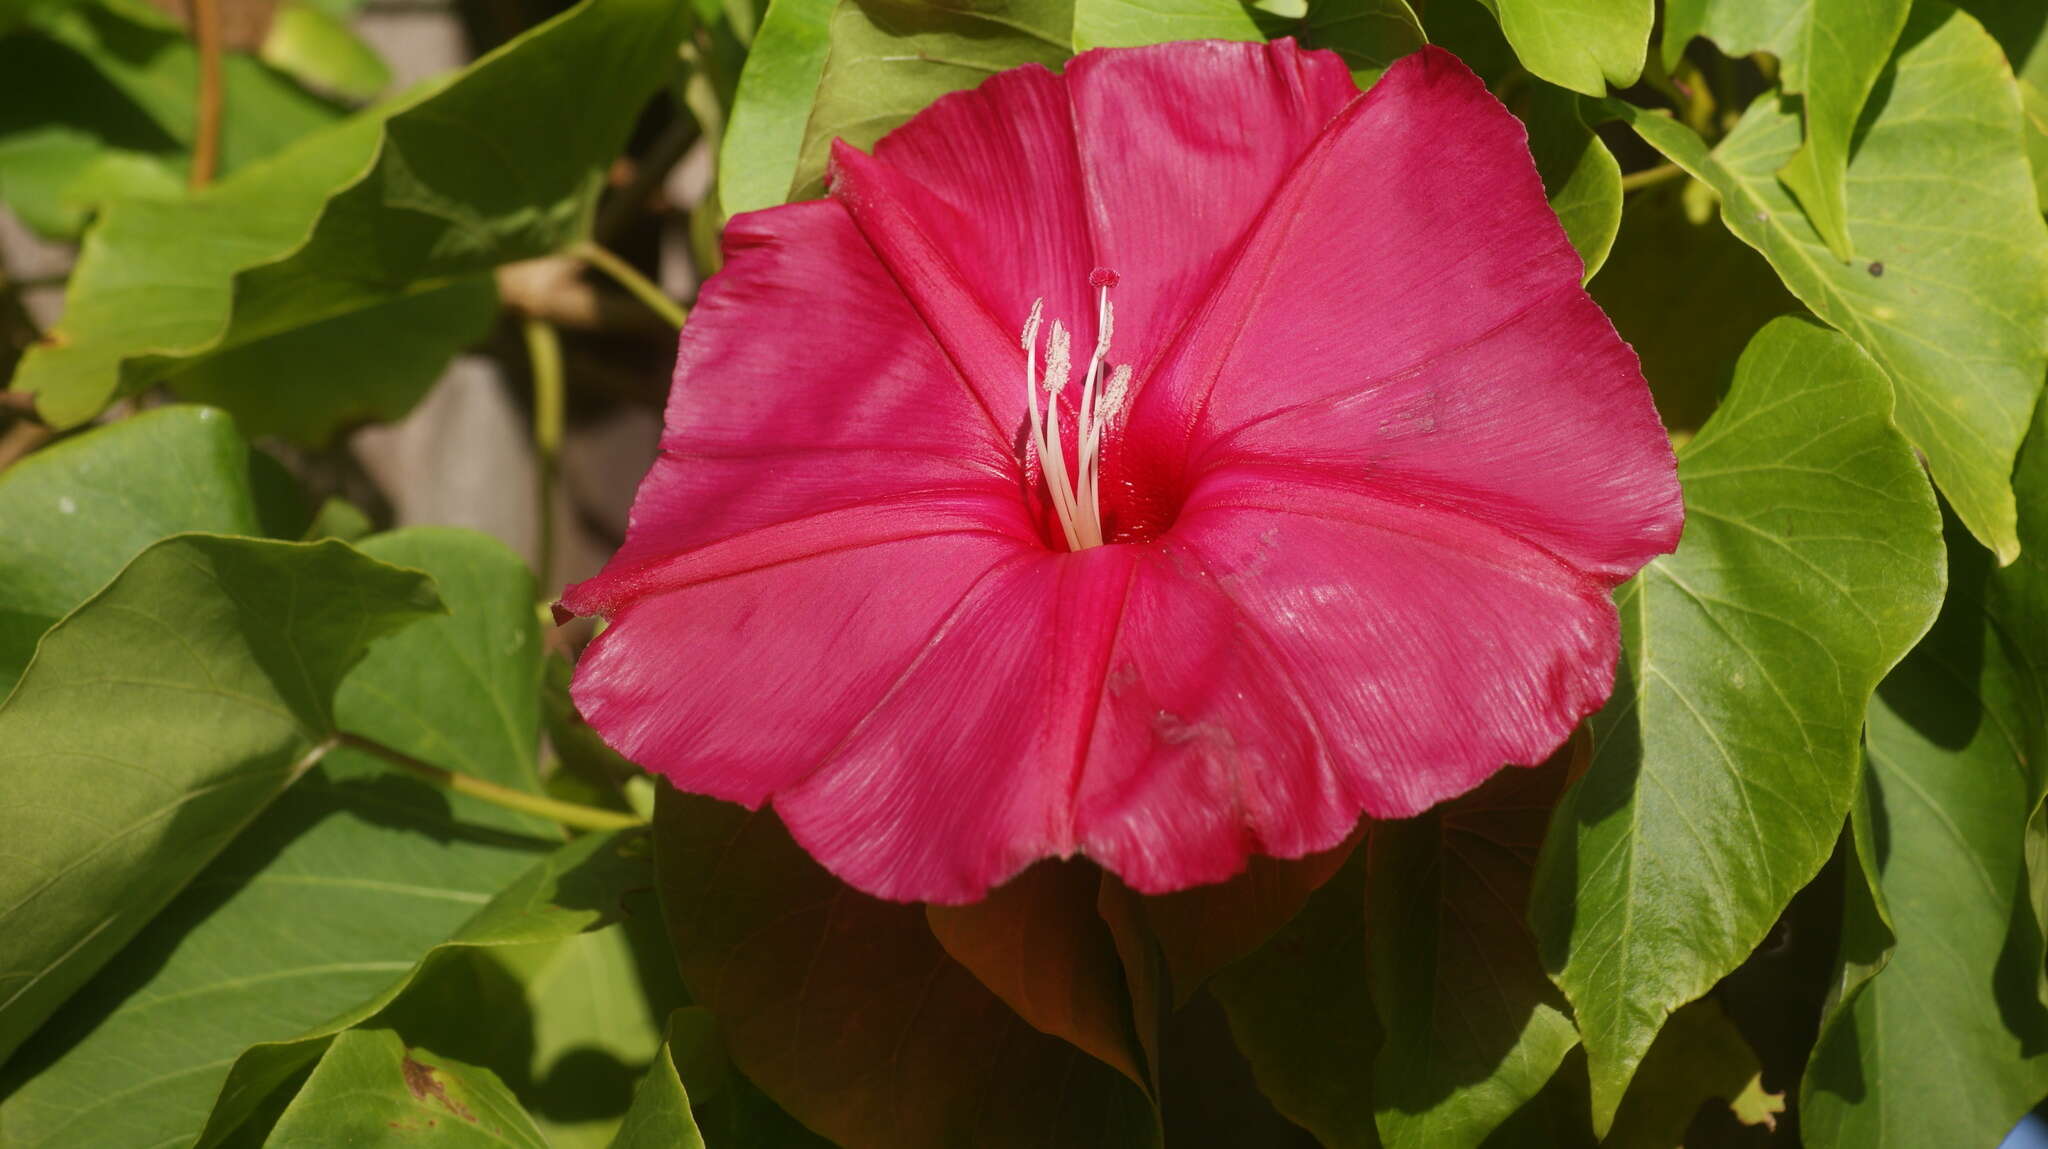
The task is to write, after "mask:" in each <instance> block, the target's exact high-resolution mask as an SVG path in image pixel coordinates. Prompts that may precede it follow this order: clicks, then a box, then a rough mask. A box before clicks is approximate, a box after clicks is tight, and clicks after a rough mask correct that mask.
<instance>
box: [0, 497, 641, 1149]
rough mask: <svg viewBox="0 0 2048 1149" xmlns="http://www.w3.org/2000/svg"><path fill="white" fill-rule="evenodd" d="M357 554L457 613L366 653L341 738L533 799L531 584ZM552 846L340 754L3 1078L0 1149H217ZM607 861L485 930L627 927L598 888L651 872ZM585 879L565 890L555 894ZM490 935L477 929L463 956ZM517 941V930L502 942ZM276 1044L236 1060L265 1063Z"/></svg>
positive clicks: (504, 566)
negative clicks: (392, 566) (350, 736)
mask: <svg viewBox="0 0 2048 1149" xmlns="http://www.w3.org/2000/svg"><path fill="white" fill-rule="evenodd" d="M326 545H328V546H332V547H337V548H338V547H339V544H331V543H330V544H326ZM363 549H364V550H365V551H366V552H368V553H370V554H373V555H375V556H377V557H379V558H382V559H384V560H387V561H390V562H394V563H400V564H403V565H405V566H409V567H416V568H420V569H424V570H426V571H428V572H430V573H431V574H432V575H433V576H434V578H435V582H436V585H437V586H438V588H439V589H440V591H441V594H442V596H443V599H444V601H445V602H446V604H447V606H448V611H449V613H448V614H447V615H445V616H443V617H438V618H431V619H427V620H425V621H423V622H420V623H417V624H415V625H414V626H412V627H410V628H408V629H407V630H405V631H402V632H400V633H399V634H396V635H393V636H391V637H390V638H388V639H385V640H383V641H380V642H378V643H377V644H375V645H374V646H372V648H371V650H370V652H369V654H368V655H367V656H366V657H365V658H364V659H363V660H362V662H361V663H359V664H358V665H357V666H356V668H355V669H354V670H353V671H352V672H350V674H349V675H348V677H347V678H346V679H344V680H343V682H342V685H341V687H340V689H339V690H338V691H337V692H336V696H335V706H334V712H335V718H336V721H337V724H338V725H339V726H340V727H341V728H343V729H347V730H352V731H356V732H359V733H367V734H371V735H374V736H376V737H377V738H379V739H380V740H382V741H384V742H386V743H388V744H390V745H393V746H396V747H398V748H400V749H403V750H405V751H407V752H409V753H412V754H415V755H417V756H419V757H422V758H425V759H427V760H429V761H433V762H435V763H437V764H442V765H447V766H450V767H454V768H458V769H462V770H464V771H466V772H468V773H472V774H475V775H477V776H480V777H483V778H486V779H488V780H490V781H494V782H497V783H500V784H502V785H507V786H514V787H518V788H522V789H533V788H534V787H535V785H536V783H535V780H534V757H535V743H536V740H537V733H536V726H537V718H536V716H535V713H534V711H535V707H536V702H535V700H534V689H535V688H534V679H535V677H536V675H537V673H538V671H537V669H536V668H537V665H538V661H539V652H540V641H539V634H538V622H537V620H536V618H535V617H534V613H533V606H532V603H533V595H534V591H533V581H532V577H531V575H529V574H528V573H527V571H526V568H525V565H524V564H523V563H522V562H520V560H519V559H518V558H517V557H516V556H515V555H513V554H512V553H511V552H510V551H508V550H507V549H506V548H505V547H504V546H503V545H502V544H499V543H497V542H495V541H493V540H490V539H487V538H485V537H483V536H480V535H475V534H471V533H468V532H462V531H453V530H446V529H440V528H417V529H412V530H407V531H400V532H395V533H393V534H389V535H384V536H381V537H378V538H375V539H372V540H370V541H369V542H367V543H366V544H364V547H363ZM559 842H560V832H559V831H558V830H557V829H556V828H555V827H553V826H552V825H549V824H548V823H545V822H541V821H538V820H536V819H533V818H530V817H528V816H525V815H521V814H515V813H511V812H509V811H507V810H504V809H502V808H499V807H497V806H492V805H488V804H486V803H483V802H480V801H477V800H475V799H472V798H466V797H462V796H459V795H449V794H446V793H444V792H442V791H439V790H435V789H433V788H431V787H428V786H426V785H424V784H422V783H419V782H416V781H414V780H413V779H411V778H410V777H407V776H401V775H396V774H394V773H393V772H392V771H391V769H390V768H389V767H388V766H385V765H383V764H382V763H379V762H377V761H375V760H374V759H370V758H367V757H365V756H363V755H360V754H358V753H355V752H353V751H348V750H336V751H334V752H332V753H330V754H329V755H327V757H326V758H325V759H324V760H323V761H322V763H321V764H320V766H319V767H318V768H317V769H315V770H314V771H313V772H312V773H310V774H309V775H308V776H307V777H306V778H304V779H303V780H301V781H300V782H299V783H297V784H295V785H294V786H292V787H291V789H289V790H288V791H286V792H285V794H284V795H283V797H282V798H280V799H279V800H278V801H277V803H276V804H275V805H274V806H273V807H272V808H271V809H270V810H269V811H268V812H266V813H265V814H264V815H263V816H262V817H261V818H259V819H258V820H257V821H256V822H255V824H254V825H252V826H251V827H250V828H249V829H248V830H247V831H245V832H243V833H242V834H241V836H239V837H238V838H236V839H235V842H234V844H233V845H232V846H230V847H229V848H228V850H227V851H225V852H224V853H223V854H222V856H221V857H220V858H219V859H218V860H217V861H216V862H215V863H214V864H213V865H212V866H210V867H209V868H208V869H207V870H206V871H204V872H203V873H201V875H200V876H199V877H198V878H197V879H196V880H195V882H194V883H193V885H192V887H191V888H190V889H188V890H187V891H186V892H185V893H184V894H183V895H181V896H180V897H179V898H178V899H177V900H176V901H174V902H172V903H171V905H170V906H169V907H167V908H166V909H165V910H164V912H163V913H162V914H160V915H158V917H157V918H156V919H155V920H154V921H152V922H151V924H150V926H149V927H148V928H147V929H146V930H144V931H143V933H142V934H141V935H140V936H138V937H137V939H136V941H135V942H134V943H133V944H132V945H130V946H129V947H128V948H127V949H124V950H123V951H122V952H121V953H120V954H119V955H117V956H116V957H115V958H114V960H113V961H112V962H111V963H110V964H109V966H108V968H107V969H106V970H105V971H104V972H103V973H102V974H101V975H100V977H99V978H98V979H97V980H95V981H94V982H93V983H91V985H90V986H88V988H87V989H86V990H85V991H84V992H81V993H80V994H79V995H77V997H76V998H75V999H74V1000H73V1001H72V1003H71V1004H70V1005H68V1006H67V1007H66V1008H65V1009H64V1010H63V1011H62V1012H61V1013H59V1014H58V1015H57V1016H56V1017H55V1018H54V1019H53V1020H52V1021H51V1022H50V1023H49V1025H47V1026H46V1027H45V1028H44V1029H43V1031H41V1032H40V1033H38V1034H37V1036H36V1038H35V1040H34V1041H32V1042H31V1043H30V1045H29V1046H27V1047H25V1048H24V1050H23V1051H22V1054H21V1055H20V1057H19V1058H18V1059H17V1061H16V1062H15V1063H14V1064H12V1065H10V1070H11V1071H18V1072H19V1075H20V1077H21V1078H22V1079H23V1083H22V1084H21V1085H20V1087H19V1088H18V1089H15V1090H14V1091H13V1092H12V1095H11V1096H9V1098H8V1100H7V1101H6V1103H5V1104H4V1105H0V1142H5V1143H6V1144H8V1145H10V1146H64V1145H69V1146H78V1147H80V1149H89V1147H94V1146H99V1145H104V1144H107V1143H108V1142H109V1141H111V1142H113V1143H117V1144H136V1145H153V1144H160V1143H174V1144H179V1143H182V1144H189V1143H190V1141H191V1139H192V1138H193V1137H194V1136H196V1135H197V1134H198V1133H199V1132H200V1128H201V1126H202V1125H204V1124H207V1123H208V1122H209V1121H211V1122H212V1124H213V1125H214V1126H215V1133H214V1137H213V1138H211V1139H209V1143H210V1141H211V1140H218V1138H219V1136H221V1135H224V1134H225V1133H227V1132H228V1131H230V1130H231V1129H232V1128H233V1127H234V1126H235V1125H236V1124H237V1123H239V1122H240V1121H241V1120H242V1119H243V1118H245V1117H246V1116H248V1114H249V1113H250V1112H252V1111H253V1110H254V1109H255V1108H256V1107H257V1106H258V1105H259V1104H260V1103H261V1102H262V1101H263V1100H264V1099H265V1098H266V1097H267V1096H269V1094H270V1093H271V1091H272V1089H273V1088H274V1087H275V1086H276V1085H277V1084H278V1083H279V1082H281V1081H283V1080H284V1079H285V1078H286V1077H289V1076H290V1075H291V1073H293V1072H294V1071H296V1070H299V1069H301V1068H303V1067H304V1066H306V1065H308V1064H310V1063H311V1062H312V1061H313V1060H314V1059H315V1058H317V1057H318V1055H319V1049H320V1043H319V1042H317V1041H314V1042H300V1043H292V1041H291V1039H293V1038H295V1037H297V1036H299V1035H301V1034H304V1033H307V1032H308V1031H311V1032H312V1033H314V1034H315V1035H316V1036H324V1035H326V1034H331V1033H332V1032H334V1031H335V1030H336V1029H338V1028H339V1026H340V1025H341V1024H344V1023H346V1022H347V1021H348V1020H351V1019H353V1020H360V1018H361V1017H362V1016H368V1014H367V1013H365V1012H363V1006H364V1003H365V1002H372V1003H377V1004H381V1003H382V1002H383V1001H385V1000H388V999H389V997H390V995H391V994H392V993H393V992H395V990H396V988H397V987H398V986H399V985H402V984H404V981H405V979H406V977H408V976H409V975H408V971H410V970H412V969H413V967H414V964H415V962H417V961H418V959H419V958H420V955H421V954H422V953H424V952H425V951H426V950H428V949H429V948H430V947H432V946H434V945H436V944H437V943H441V942H444V941H446V940H447V939H448V938H449V937H450V936H451V935H452V934H454V933H455V932H456V931H457V929H458V928H459V927H462V926H463V924H464V923H465V922H466V921H469V920H470V919H471V918H472V917H473V916H475V915H477V914H478V912H479V910H480V908H481V907H483V906H485V905H486V904H487V903H489V902H490V901H491V899H492V898H493V897H494V896H496V895H498V894H499V893H500V892H501V891H503V890H505V889H506V887H507V884H508V883H512V882H513V881H514V880H515V879H517V878H519V877H520V875H521V874H522V873H526V872H527V871H528V870H529V869H531V868H532V867H533V866H534V865H535V855H536V853H538V852H543V851H547V850H549V849H550V848H551V847H553V846H554V845H556V844H558V843H559ZM596 843H597V840H596V839H590V840H586V842H585V843H583V844H580V845H579V846H578V847H576V850H578V851H580V852H576V853H572V854H571V856H569V857H568V858H567V859H566V860H565V861H563V862H561V863H558V869H557V871H548V872H546V873H543V874H541V875H538V876H535V875H529V876H528V878H527V880H526V884H527V885H528V886H535V885H542V886H543V887H544V888H543V889H542V890H541V891H540V892H539V893H535V892H533V891H532V890H530V889H529V890H526V891H525V892H517V893H514V894H508V895H506V897H507V898H508V899H509V900H508V901H507V902H506V906H505V909H504V912H503V913H502V914H501V915H500V916H499V918H498V919H496V920H497V921H499V922H500V923H501V924H500V925H499V926H494V927H493V928H494V929H503V928H505V927H503V925H502V923H503V922H504V921H507V920H509V921H510V922H511V924H512V925H513V926H525V925H528V924H534V925H537V926H539V927H549V928H541V929H539V930H538V932H537V933H536V934H535V936H536V937H537V938H539V939H546V938H549V937H560V936H565V935H566V934H568V933H573V932H575V931H576V930H579V929H582V928H584V927H586V926H588V925H589V924H591V923H592V921H594V920H597V917H598V916H599V915H600V914H602V913H610V912H615V895H614V896H613V897H614V901H613V902H612V903H607V902H606V900H605V897H604V896H603V895H602V894H601V892H595V891H601V890H602V889H603V886H602V885H601V884H600V883H599V882H598V881H597V880H596V879H595V877H593V876H592V875H595V874H598V873H600V872H611V873H617V874H621V875H624V876H622V877H620V879H619V880H620V881H623V882H626V883H627V884H631V883H632V882H638V883H640V884H644V883H645V882H646V877H645V874H646V869H645V866H646V863H645V860H644V858H643V859H642V860H641V861H639V862H638V863H637V871H636V869H635V865H634V863H632V862H631V861H630V860H620V861H617V862H612V861H611V860H610V857H611V856H610V855H606V856H605V861H606V864H607V865H609V866H610V867H611V868H610V870H609V871H602V870H601V869H600V868H599V867H598V866H597V865H596V864H595V863H589V864H586V863H585V860H586V859H587V858H588V857H589V855H590V852H591V850H592V849H593V848H594V847H595V845H596ZM577 866H581V867H582V869H581V870H579V871H577V873H578V876H577V877H576V878H575V880H574V881H573V882H565V881H563V880H558V878H557V877H556V876H555V874H556V873H557V872H559V871H562V870H567V869H569V868H573V867H577ZM636 873H637V876H633V875H635V874H636ZM564 885H567V886H568V887H569V888H570V889H571V894H569V895H565V894H561V893H560V892H559V890H560V888H561V887H563V886H564ZM515 889H517V888H516V887H515ZM583 891H593V892H583ZM570 896H573V897H574V898H576V899H580V900H578V901H577V903H576V904H577V905H578V907H579V909H578V911H577V913H576V914H574V915H569V916H570V919H571V920H570V921H569V922H568V924H567V926H566V927H550V922H552V921H553V920H555V919H556V918H558V917H560V916H561V915H559V914H557V913H556V912H555V911H554V910H553V909H551V908H549V907H551V906H553V905H556V904H559V903H560V901H561V900H562V899H563V898H564V897H570ZM536 907H538V909H537V908H536ZM586 907H587V908H586ZM492 920H493V919H491V918H490V917H488V916H486V917H482V918H478V920H477V922H476V923H472V927H471V929H470V930H469V931H467V932H466V936H477V933H476V931H477V929H478V928H479V927H480V926H482V925H487V924H489V923H490V922H491V921H492ZM522 940H527V938H526V937H525V936H524V935H522V934H519V933H517V932H516V931H511V932H510V937H509V938H507V939H504V940H501V941H500V942H498V943H497V944H513V943H514V942H517V941H522ZM359 1015H360V1016H359ZM337 1019H342V1020H341V1021H337ZM165 1032H176V1033H177V1034H179V1040H178V1041H176V1042H166V1041H164V1040H162V1034H164V1033H165ZM280 1042H281V1043H285V1044H284V1047H283V1048H282V1049H280V1048H278V1047H276V1046H262V1045H259V1046H258V1048H257V1049H256V1050H255V1051H253V1052H251V1053H249V1054H248V1055H247V1056H245V1057H241V1061H240V1062H239V1063H238V1062H237V1058H238V1056H240V1055H243V1054H244V1051H245V1050H247V1049H248V1048H249V1047H250V1046H251V1045H252V1044H256V1043H280ZM266 1057H267V1058H269V1060H268V1061H266V1060H265V1059H266ZM265 1066H268V1067H270V1069H271V1070H274V1072H271V1073H269V1075H267V1076H266V1075H265V1072H264V1067H265ZM217 1098H220V1101H219V1103H218V1105H217V1104H216V1099H217ZM215 1109H217V1110H218V1111H217V1112H211V1113H210V1111H212V1110H215Z"/></svg>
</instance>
